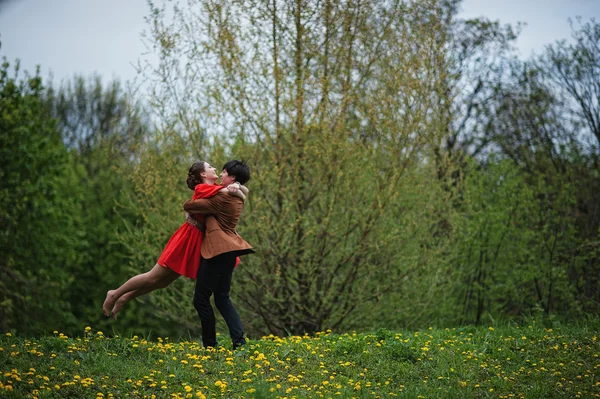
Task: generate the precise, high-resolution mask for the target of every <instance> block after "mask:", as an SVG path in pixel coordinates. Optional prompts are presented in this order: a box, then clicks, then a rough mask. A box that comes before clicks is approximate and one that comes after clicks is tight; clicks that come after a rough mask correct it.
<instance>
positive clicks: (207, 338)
mask: <svg viewBox="0 0 600 399" xmlns="http://www.w3.org/2000/svg"><path fill="white" fill-rule="evenodd" d="M235 258H236V254H235V253H234V252H227V253H224V254H221V255H218V256H215V257H214V258H211V259H204V258H202V260H201V261H200V268H199V269H198V276H197V278H196V290H195V291H194V307H195V308H196V311H198V316H200V321H201V322H202V344H203V345H204V346H205V347H207V346H212V347H214V346H216V345H217V333H216V329H215V313H214V312H213V308H212V306H211V305H210V296H211V295H212V294H213V293H214V294H215V305H216V306H217V309H218V310H219V313H221V316H223V318H224V319H225V322H226V323H227V327H228V328H229V335H231V341H232V342H233V347H234V349H235V348H237V347H239V346H241V345H244V344H245V343H246V340H245V339H244V330H243V327H242V321H241V320H240V316H239V315H238V313H237V311H236V310H235V308H234V307H233V304H232V303H231V299H230V298H229V289H230V288H231V276H232V273H233V268H234V267H235Z"/></svg>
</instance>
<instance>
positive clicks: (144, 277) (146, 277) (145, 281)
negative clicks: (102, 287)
mask: <svg viewBox="0 0 600 399" xmlns="http://www.w3.org/2000/svg"><path fill="white" fill-rule="evenodd" d="M177 277H179V274H177V273H175V272H174V271H173V270H171V269H169V268H168V267H163V266H161V265H159V264H158V263H157V264H156V265H154V267H153V268H152V269H151V270H150V271H149V272H146V273H142V274H138V275H137V276H133V277H132V278H130V279H129V280H127V281H126V282H125V283H124V284H123V285H121V286H120V287H119V288H117V289H116V290H110V291H108V292H107V293H106V299H105V300H104V304H103V305H102V311H103V312H104V315H105V316H110V314H111V311H112V309H113V307H114V306H115V303H116V302H117V300H118V299H119V298H121V296H122V295H124V294H126V293H128V292H131V291H135V290H139V289H143V290H146V291H145V292H142V291H140V294H138V295H137V296H139V295H143V294H146V293H148V292H150V291H154V290H155V289H157V288H163V287H166V286H167V285H169V284H171V282H173V281H175V279H177Z"/></svg>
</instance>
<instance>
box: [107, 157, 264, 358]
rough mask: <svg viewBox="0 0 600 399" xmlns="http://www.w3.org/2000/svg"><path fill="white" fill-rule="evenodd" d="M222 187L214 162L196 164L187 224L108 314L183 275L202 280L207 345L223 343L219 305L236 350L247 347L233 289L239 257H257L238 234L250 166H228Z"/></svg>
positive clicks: (199, 295)
mask: <svg viewBox="0 0 600 399" xmlns="http://www.w3.org/2000/svg"><path fill="white" fill-rule="evenodd" d="M220 177H221V184H220V185H217V184H215V183H216V181H217V179H218V176H217V173H216V169H215V168H213V167H212V166H210V164H209V163H208V162H204V161H199V162H195V163H194V164H193V165H192V166H191V167H190V169H189V171H188V176H187V179H186V184H187V186H188V187H189V188H190V189H192V190H194V194H193V196H192V200H190V201H187V202H185V203H184V204H183V208H184V210H185V211H186V212H187V215H186V220H187V221H186V223H184V224H183V225H181V227H179V229H178V230H177V231H176V232H175V233H174V234H173V236H171V239H170V240H169V242H168V243H167V245H166V247H165V248H164V250H163V252H162V254H161V255H160V257H159V259H158V262H157V263H156V265H154V267H153V268H152V269H151V270H150V271H149V272H146V273H143V274H138V275H137V276H134V277H132V278H130V279H129V280H127V282H125V283H124V284H123V285H121V286H120V287H119V288H117V289H116V290H110V291H108V293H107V294H106V300H105V301H104V304H103V305H102V310H103V312H104V314H105V315H106V316H107V317H108V316H111V315H112V317H113V318H115V319H116V317H117V314H118V313H119V311H120V310H121V308H122V307H123V305H125V303H127V302H128V301H130V300H132V299H133V298H135V297H138V296H140V295H144V294H147V293H149V292H151V291H154V290H155V289H158V288H165V287H166V286H168V285H169V284H171V283H172V282H173V281H175V280H176V279H177V278H178V277H179V276H182V275H183V276H186V277H189V278H192V279H196V289H195V291H194V307H195V308H196V311H197V312H198V316H199V317H200V321H201V324H202V343H203V345H204V346H205V347H215V346H216V345H217V337H216V323H215V315H214V312H213V309H212V306H211V304H210V297H211V296H212V295H213V294H214V296H215V305H216V307H217V309H218V310H219V313H221V315H222V316H223V318H224V319H225V322H226V323H227V327H228V328H229V334H230V336H231V340H232V343H233V348H234V349H235V348H238V347H240V346H242V345H244V344H245V343H246V340H245V338H244V330H243V327H242V322H241V320H240V317H239V315H238V313H237V311H236V310H235V307H234V306H233V304H232V303H231V299H230V297H229V290H230V288H231V279H232V274H233V270H234V268H235V267H236V266H237V264H238V263H239V257H240V256H242V255H246V254H249V253H253V252H254V250H253V249H252V247H251V246H250V245H249V244H248V243H247V242H246V241H244V239H242V237H240V235H239V234H238V233H237V232H236V226H237V224H238V221H239V219H240V215H241V213H242V208H243V205H244V201H245V199H246V194H248V189H247V188H246V187H245V186H244V184H245V183H246V182H247V181H248V180H250V168H249V167H248V165H246V164H245V163H244V162H242V161H237V160H232V161H229V162H227V163H226V164H225V165H224V166H223V168H222V170H221V176H220Z"/></svg>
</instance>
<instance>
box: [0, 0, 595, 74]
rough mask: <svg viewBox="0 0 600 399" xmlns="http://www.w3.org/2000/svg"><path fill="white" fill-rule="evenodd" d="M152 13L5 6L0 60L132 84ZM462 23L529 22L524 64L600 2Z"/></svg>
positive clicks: (502, 4) (563, 0)
mask: <svg viewBox="0 0 600 399" xmlns="http://www.w3.org/2000/svg"><path fill="white" fill-rule="evenodd" d="M147 10H148V6H147V3H146V0H101V1H91V0H0V41H1V42H2V49H0V55H2V56H6V57H7V58H8V60H9V61H11V62H12V61H14V59H15V58H19V59H21V63H22V65H23V67H24V68H25V69H28V70H33V69H34V68H35V66H36V65H41V67H42V76H48V75H49V74H50V73H52V74H53V75H54V77H55V80H60V79H64V78H69V77H71V76H72V75H74V74H76V73H79V74H84V75H89V74H92V73H94V72H97V73H99V74H101V75H102V76H104V77H105V78H111V77H118V78H121V79H123V80H127V79H131V78H133V77H134V76H135V70H134V68H133V67H132V63H135V62H136V60H137V59H138V58H139V57H140V55H141V54H142V53H143V52H144V46H143V44H142V42H141V39H140V34H141V32H142V31H143V30H144V29H145V27H146V23H145V21H144V16H145V15H146V14H147ZM461 16H462V17H469V18H470V17H477V16H486V17H488V18H490V19H493V20H500V22H502V23H511V24H515V23H516V22H518V21H521V22H526V23H527V26H526V27H525V28H524V30H523V32H522V34H521V36H520V38H519V41H518V42H517V45H518V48H519V51H520V54H521V56H522V57H523V58H527V57H528V56H529V55H531V53H532V52H534V51H535V52H540V51H541V50H542V49H543V47H544V45H545V44H548V43H552V42H554V41H555V40H557V39H563V38H568V37H569V36H570V27H569V24H568V22H567V18H569V17H571V18H574V17H576V16H582V17H584V18H585V19H589V18H592V17H595V18H596V19H598V20H600V0H464V1H463V3H462V12H461Z"/></svg>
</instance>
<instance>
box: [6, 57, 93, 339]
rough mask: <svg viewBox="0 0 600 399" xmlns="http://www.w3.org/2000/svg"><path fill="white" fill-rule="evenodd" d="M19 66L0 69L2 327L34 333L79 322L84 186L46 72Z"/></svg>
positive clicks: (7, 66) (69, 326) (62, 327)
mask: <svg viewBox="0 0 600 399" xmlns="http://www.w3.org/2000/svg"><path fill="white" fill-rule="evenodd" d="M18 73H19V68H18V66H17V67H15V68H14V70H11V68H10V66H9V64H8V63H7V62H5V63H4V64H3V65H2V67H1V69H0V165H1V167H0V182H1V191H0V225H1V226H2V234H0V253H1V254H2V258H0V329H2V330H5V331H6V330H12V329H18V330H19V331H21V332H24V333H29V334H31V333H35V332H38V331H48V330H52V329H64V328H65V327H66V328H71V327H72V326H74V323H75V318H74V317H73V315H72V314H71V308H72V304H71V301H70V300H69V288H70V287H71V283H72V281H73V278H74V276H73V275H72V274H71V270H72V267H73V265H75V264H78V262H79V261H80V259H81V257H80V251H81V250H82V246H81V241H80V238H81V235H82V231H81V229H82V219H81V214H82V212H81V195H82V190H81V188H80V187H79V186H78V184H77V178H76V175H75V167H74V158H73V156H72V154H70V153H69V152H68V150H67V148H66V147H65V145H64V144H63V142H62V139H61V135H60V131H59V130H58V129H57V126H56V121H55V120H54V119H52V118H51V117H50V115H49V113H48V112H47V109H46V108H45V107H44V104H43V103H42V101H41V94H42V91H43V86H42V81H41V79H40V78H39V76H33V77H32V76H28V75H27V76H25V77H24V78H22V79H19V75H18Z"/></svg>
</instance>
